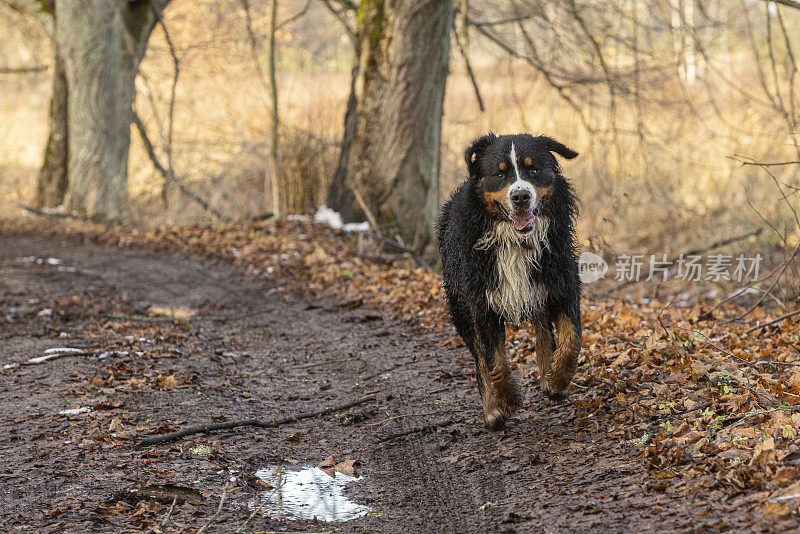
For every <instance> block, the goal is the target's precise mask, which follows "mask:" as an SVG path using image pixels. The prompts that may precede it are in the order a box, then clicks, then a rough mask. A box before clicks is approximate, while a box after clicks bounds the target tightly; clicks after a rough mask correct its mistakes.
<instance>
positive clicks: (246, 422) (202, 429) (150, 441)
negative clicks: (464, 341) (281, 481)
mask: <svg viewBox="0 0 800 534" xmlns="http://www.w3.org/2000/svg"><path fill="white" fill-rule="evenodd" d="M374 399H375V396H374V395H368V396H366V397H362V398H360V399H358V400H355V401H352V402H348V403H347V404H342V405H340V406H334V407H332V408H325V409H324V410H318V411H315V412H306V413H298V414H294V415H290V416H289V417H284V418H283V419H273V420H271V421H269V420H263V419H243V420H239V421H229V422H227V423H215V424H209V425H198V426H191V427H189V428H186V429H183V430H179V431H177V432H171V433H169V434H163V435H161V436H154V437H152V438H142V440H141V441H139V446H140V447H147V446H149V445H158V444H160V443H166V442H168V441H175V440H176V439H180V438H185V437H186V436H193V435H195V434H208V433H210V432H213V431H215V430H229V429H231V428H238V427H240V426H256V427H261V428H271V427H277V426H281V425H285V424H287V423H294V422H295V421H300V420H303V419H310V418H312V417H319V416H321V415H329V414H332V413H336V412H341V411H342V410H346V409H348V408H352V407H353V406H358V405H360V404H364V403H366V402H369V401H371V400H374Z"/></svg>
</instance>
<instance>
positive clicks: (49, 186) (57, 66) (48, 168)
mask: <svg viewBox="0 0 800 534" xmlns="http://www.w3.org/2000/svg"><path fill="white" fill-rule="evenodd" d="M49 115H50V135H49V137H48V138H47V146H46V148H45V151H44V163H43V164H42V169H41V170H40V171H39V181H38V182H37V184H36V200H35V202H36V206H37V207H40V208H54V207H56V206H58V205H60V204H61V203H62V202H64V195H65V193H66V192H67V183H68V182H67V147H68V144H67V140H68V138H67V124H68V120H67V119H68V114H67V75H66V72H65V70H64V59H63V58H62V57H61V52H60V50H59V49H58V47H57V46H56V43H55V41H53V93H52V96H51V97H50V112H49Z"/></svg>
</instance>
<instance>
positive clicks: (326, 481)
mask: <svg viewBox="0 0 800 534" xmlns="http://www.w3.org/2000/svg"><path fill="white" fill-rule="evenodd" d="M256 476H257V477H258V478H260V479H261V480H263V481H264V482H266V483H267V484H269V485H270V486H272V487H273V488H274V489H271V490H269V491H267V492H265V493H264V497H263V499H262V501H261V502H255V503H253V504H251V509H256V508H258V507H261V510H262V512H263V513H265V514H267V515H269V516H271V517H273V518H275V519H314V518H316V519H318V520H320V521H350V520H351V519H355V518H357V517H361V516H363V515H367V514H370V515H374V514H375V512H374V511H373V510H370V509H369V508H368V507H366V506H363V505H361V504H358V503H355V502H353V501H351V500H350V499H348V498H347V497H345V496H344V495H342V489H343V488H344V487H345V486H346V485H347V484H349V483H351V482H359V481H360V480H361V479H359V478H355V477H351V476H348V475H345V474H342V473H336V477H335V478H334V477H331V476H329V475H328V474H327V473H325V471H323V470H322V469H320V468H318V467H307V468H305V469H301V470H299V471H289V470H286V469H284V468H283V467H282V466H271V467H267V468H264V469H259V470H258V471H256Z"/></svg>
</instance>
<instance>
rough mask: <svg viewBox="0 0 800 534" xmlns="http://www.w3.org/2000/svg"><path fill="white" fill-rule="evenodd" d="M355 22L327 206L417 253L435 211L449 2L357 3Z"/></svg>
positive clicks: (424, 242) (429, 236)
mask: <svg viewBox="0 0 800 534" xmlns="http://www.w3.org/2000/svg"><path fill="white" fill-rule="evenodd" d="M358 22H359V35H358V44H357V48H358V50H357V54H356V57H357V66H356V68H355V70H354V76H353V83H352V86H351V94H350V100H349V102H348V109H347V115H346V117H345V132H344V138H343V142H342V149H341V154H340V158H339V165H338V168H337V170H336V174H335V175H334V179H333V182H332V184H331V187H330V189H329V192H328V193H329V194H328V201H329V204H330V205H331V207H333V208H334V209H336V210H338V211H340V212H341V213H342V216H343V217H344V218H345V219H346V220H354V219H356V218H360V217H363V216H369V215H374V216H375V218H376V219H377V220H378V221H379V222H380V223H381V224H382V225H385V226H387V227H389V228H391V229H394V230H397V231H398V232H399V233H400V235H401V236H402V238H403V239H404V240H405V241H406V242H407V243H408V244H410V245H411V246H413V247H414V248H416V249H418V250H422V249H424V248H425V247H426V246H427V245H428V244H430V243H431V242H432V238H433V236H434V232H435V230H434V229H435V222H436V217H437V214H438V209H439V142H440V135H441V121H442V107H443V101H444V89H445V81H446V79H447V73H448V63H449V58H450V28H451V25H452V22H453V2H452V0H416V1H415V0H362V2H361V5H360V7H359V12H358ZM365 208H366V209H367V210H368V211H370V212H371V213H370V214H366V213H363V212H364V209H365Z"/></svg>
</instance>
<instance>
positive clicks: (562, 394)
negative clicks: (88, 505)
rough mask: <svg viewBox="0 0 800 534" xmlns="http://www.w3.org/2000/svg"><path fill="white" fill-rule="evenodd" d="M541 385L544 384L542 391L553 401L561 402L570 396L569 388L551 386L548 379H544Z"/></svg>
mask: <svg viewBox="0 0 800 534" xmlns="http://www.w3.org/2000/svg"><path fill="white" fill-rule="evenodd" d="M541 386H542V393H544V394H545V396H546V397H547V398H548V399H550V400H552V401H557V402H561V401H564V400H567V398H568V397H569V389H568V388H563V389H556V388H554V387H553V386H551V385H550V384H549V383H548V382H547V381H542V382H541Z"/></svg>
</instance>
